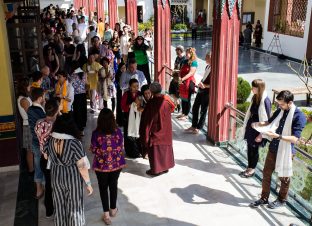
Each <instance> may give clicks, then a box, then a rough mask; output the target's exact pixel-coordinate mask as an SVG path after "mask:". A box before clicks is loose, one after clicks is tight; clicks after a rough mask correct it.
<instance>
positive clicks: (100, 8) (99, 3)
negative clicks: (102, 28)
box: [96, 0, 105, 22]
mask: <svg viewBox="0 0 312 226" xmlns="http://www.w3.org/2000/svg"><path fill="white" fill-rule="evenodd" d="M96 10H97V14H98V22H99V19H100V18H102V20H103V22H105V15H104V0H96Z"/></svg>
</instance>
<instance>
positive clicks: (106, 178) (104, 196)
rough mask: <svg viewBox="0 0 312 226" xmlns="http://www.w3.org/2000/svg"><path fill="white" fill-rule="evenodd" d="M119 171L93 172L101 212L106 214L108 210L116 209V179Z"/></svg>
mask: <svg viewBox="0 0 312 226" xmlns="http://www.w3.org/2000/svg"><path fill="white" fill-rule="evenodd" d="M120 172H121V170H117V171H113V172H98V171H95V174H96V177H97V180H98V185H99V190H100V196H101V201H102V206H103V211H104V212H108V211H109V209H115V208H116V202H117V193H118V188H117V186H118V178H119V175H120ZM107 188H109V202H108V191H107Z"/></svg>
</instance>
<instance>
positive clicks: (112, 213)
mask: <svg viewBox="0 0 312 226" xmlns="http://www.w3.org/2000/svg"><path fill="white" fill-rule="evenodd" d="M117 212H118V208H116V211H115V212H113V210H112V209H110V210H109V216H111V217H116V215H117Z"/></svg>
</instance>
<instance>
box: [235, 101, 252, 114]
mask: <svg viewBox="0 0 312 226" xmlns="http://www.w3.org/2000/svg"><path fill="white" fill-rule="evenodd" d="M249 105H250V102H245V103H242V104H237V109H238V110H239V111H241V112H243V113H246V112H247V110H248V107H249Z"/></svg>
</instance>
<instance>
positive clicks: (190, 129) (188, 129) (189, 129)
mask: <svg viewBox="0 0 312 226" xmlns="http://www.w3.org/2000/svg"><path fill="white" fill-rule="evenodd" d="M184 131H185V132H191V131H194V128H193V127H189V128H187V129H185V130H184Z"/></svg>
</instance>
